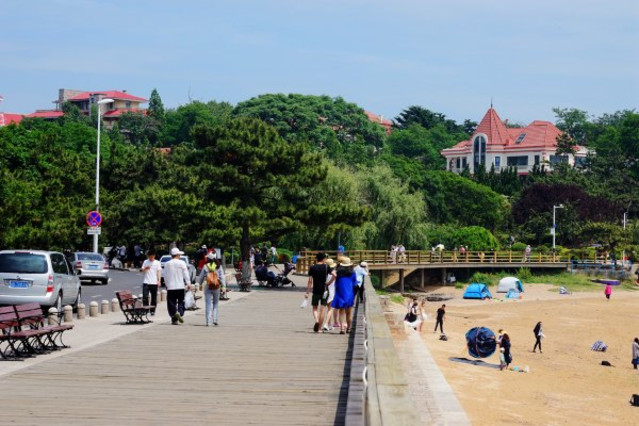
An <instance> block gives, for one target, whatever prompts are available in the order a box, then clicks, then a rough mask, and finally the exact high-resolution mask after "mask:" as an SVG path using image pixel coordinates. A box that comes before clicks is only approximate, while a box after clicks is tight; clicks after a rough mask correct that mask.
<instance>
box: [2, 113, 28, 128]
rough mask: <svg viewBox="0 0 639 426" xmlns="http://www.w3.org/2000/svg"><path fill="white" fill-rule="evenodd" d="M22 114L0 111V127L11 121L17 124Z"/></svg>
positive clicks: (22, 116)
mask: <svg viewBox="0 0 639 426" xmlns="http://www.w3.org/2000/svg"><path fill="white" fill-rule="evenodd" d="M22 118H24V115H22V114H14V113H11V112H0V127H2V126H8V125H9V124H11V123H14V124H19V123H20V121H22Z"/></svg>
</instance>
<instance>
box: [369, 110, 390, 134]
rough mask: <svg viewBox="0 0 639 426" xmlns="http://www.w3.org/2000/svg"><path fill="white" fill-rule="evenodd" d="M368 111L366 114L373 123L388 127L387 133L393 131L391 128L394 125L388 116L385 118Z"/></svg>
mask: <svg viewBox="0 0 639 426" xmlns="http://www.w3.org/2000/svg"><path fill="white" fill-rule="evenodd" d="M364 112H365V113H366V116H367V117H368V119H369V120H370V121H372V122H373V123H377V124H379V125H381V126H383V127H384V128H385V129H386V133H387V134H389V133H390V132H391V128H392V127H393V122H392V121H390V120H389V119H387V118H384V117H383V116H381V115H378V114H375V113H372V112H370V111H364Z"/></svg>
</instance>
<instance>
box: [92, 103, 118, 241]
mask: <svg viewBox="0 0 639 426" xmlns="http://www.w3.org/2000/svg"><path fill="white" fill-rule="evenodd" d="M112 102H113V99H111V98H106V99H102V100H99V101H98V102H97V105H98V147H97V151H96V160H95V211H97V212H99V211H100V123H101V122H102V119H101V117H100V116H101V114H102V105H104V104H110V103H112ZM93 252H94V253H97V252H98V234H93Z"/></svg>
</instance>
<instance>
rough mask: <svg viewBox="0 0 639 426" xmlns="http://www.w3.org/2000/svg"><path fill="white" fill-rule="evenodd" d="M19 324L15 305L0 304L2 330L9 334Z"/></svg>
mask: <svg viewBox="0 0 639 426" xmlns="http://www.w3.org/2000/svg"><path fill="white" fill-rule="evenodd" d="M17 326H18V317H17V315H16V313H15V311H14V310H13V306H0V331H2V333H3V334H9V333H10V332H11V331H12V330H13V329H14V328H15V327H17Z"/></svg>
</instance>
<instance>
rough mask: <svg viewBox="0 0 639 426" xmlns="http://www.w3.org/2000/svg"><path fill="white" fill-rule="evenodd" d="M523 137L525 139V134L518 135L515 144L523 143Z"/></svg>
mask: <svg viewBox="0 0 639 426" xmlns="http://www.w3.org/2000/svg"><path fill="white" fill-rule="evenodd" d="M525 137H526V134H525V133H522V134H521V135H519V137H518V138H517V140H516V141H515V143H521V141H523V140H524V138H525Z"/></svg>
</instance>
